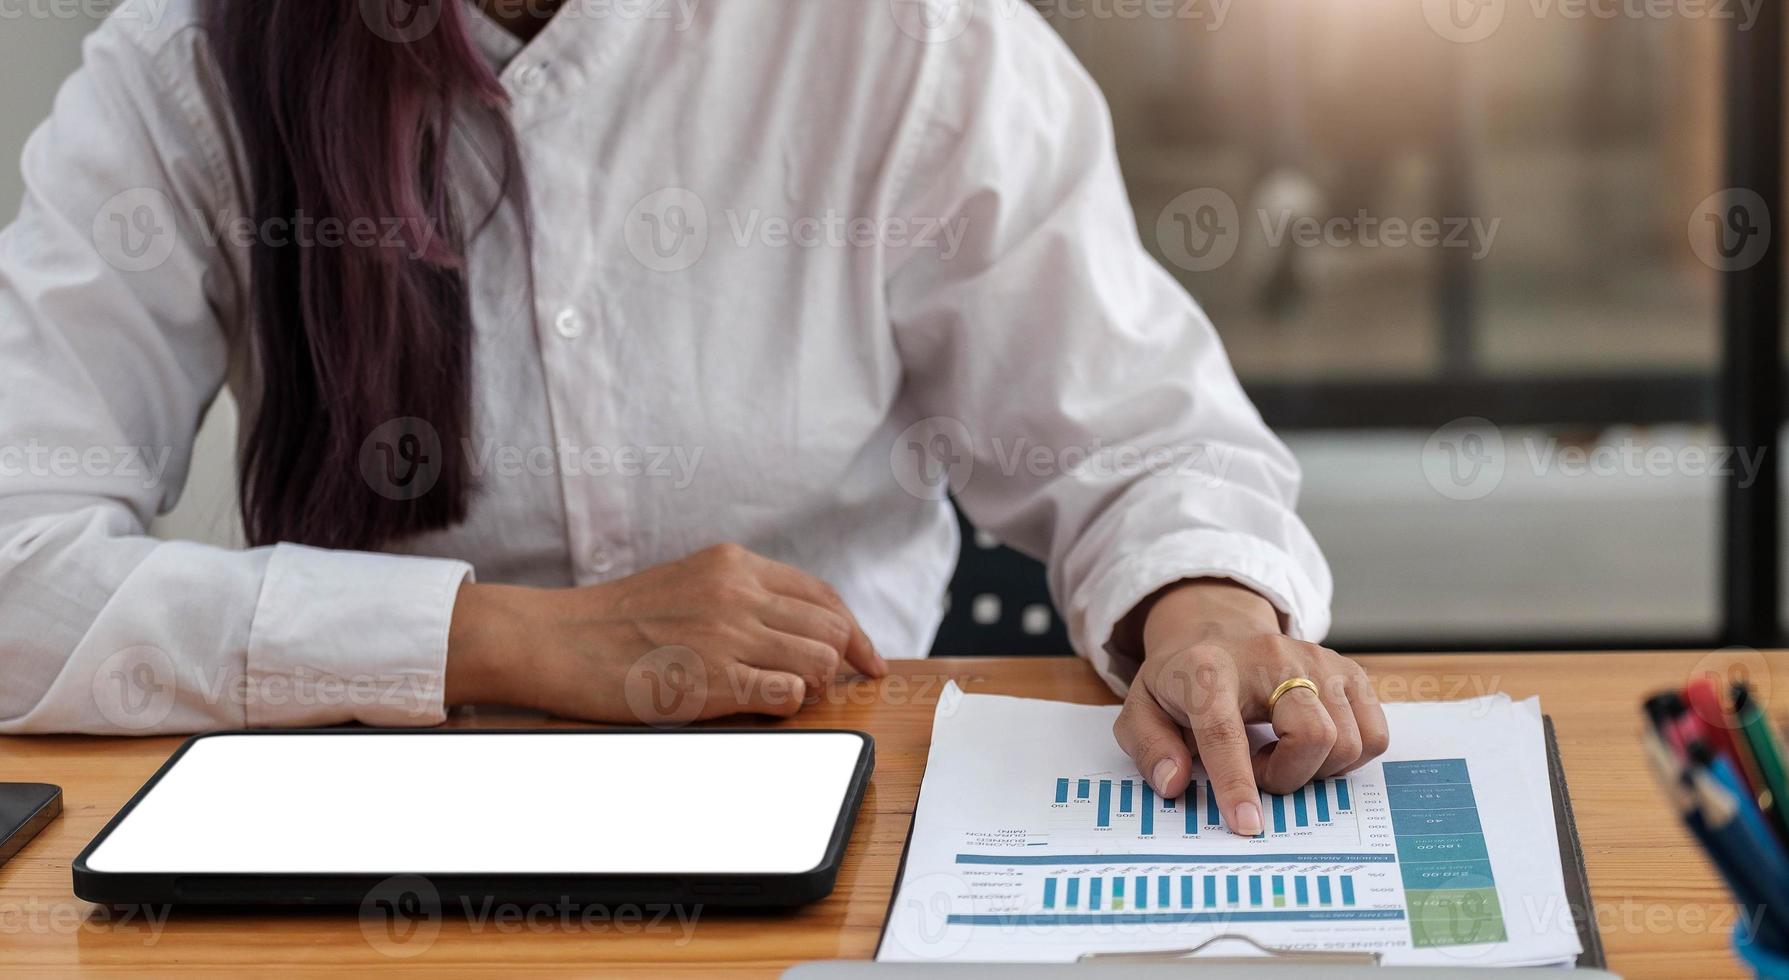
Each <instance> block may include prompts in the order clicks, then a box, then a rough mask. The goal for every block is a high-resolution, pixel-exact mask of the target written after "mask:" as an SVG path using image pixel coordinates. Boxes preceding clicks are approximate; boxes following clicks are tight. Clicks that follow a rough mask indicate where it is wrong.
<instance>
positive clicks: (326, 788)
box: [74, 729, 874, 907]
mask: <svg viewBox="0 0 1789 980" xmlns="http://www.w3.org/2000/svg"><path fill="white" fill-rule="evenodd" d="M873 765H874V742H873V741H872V740H871V739H870V737H869V736H868V735H865V734H863V733H861V732H846V731H764V730H754V731H721V730H691V731H679V732H664V731H633V730H604V731H540V730H530V731H452V730H450V731H429V732H414V731H375V730H359V729H356V730H312V731H268V732H231V733H219V734H211V735H200V736H196V737H194V738H191V739H188V740H187V741H186V742H185V743H184V744H183V745H182V746H181V747H180V748H179V750H178V751H176V752H175V753H174V756H173V757H172V758H170V759H169V760H168V761H167V763H166V764H164V765H163V766H162V767H161V769H160V770H159V771H158V772H157V773H156V774H155V775H154V777H152V778H151V779H150V780H149V782H148V783H147V784H146V785H145V786H144V787H143V788H142V789H141V790H139V791H138V792H137V794H136V796H135V797H133V798H132V799H131V801H130V802H129V803H127V804H126V805H125V807H124V809H123V810H122V811H121V812H120V813H119V814H118V815H117V816H116V817H114V818H113V819H112V821H111V822H110V823H108V824H107V825H106V826H105V828H104V829H103V830H101V831H100V833H99V836H97V837H95V838H94V839H93V841H92V843H90V844H88V845H87V848H86V850H84V851H82V852H81V854H80V856H79V857H77V858H76V859H75V862H74V890H75V894H76V895H78V896H80V897H81V898H83V899H86V900H88V901H93V902H102V903H110V904H136V903H158V904H160V903H168V904H229V905H244V904H247V905H354V904H361V903H364V902H366V901H367V900H368V899H369V897H370V896H376V895H377V893H378V891H379V889H382V888H391V887H394V885H393V882H394V880H400V884H399V885H398V887H404V888H408V887H409V884H405V883H413V881H414V880H415V879H420V880H421V882H422V883H423V888H422V889H421V890H423V891H426V892H428V893H429V897H431V898H435V897H438V898H439V899H440V900H441V901H443V902H449V901H454V900H457V899H462V898H463V899H469V900H472V901H476V902H486V901H490V900H496V901H503V902H511V901H513V902H523V903H532V902H552V901H561V900H569V901H574V902H579V903H582V904H595V903H609V904H618V903H648V902H682V903H689V904H702V905H707V906H720V907H771V906H792V905H799V904H802V903H805V902H810V901H813V900H815V899H818V898H821V897H823V896H825V895H826V894H828V893H830V892H831V891H832V887H833V883H834V881H835V880H836V879H837V877H838V869H839V861H840V858H841V857H842V855H843V853H844V849H845V842H846V840H847V839H848V837H849V836H850V831H851V826H852V823H853V822H854V821H855V820H856V817H857V809H858V806H859V804H860V803H861V801H862V799H863V793H864V790H865V787H866V785H867V784H868V781H869V776H870V771H871V768H872V767H873ZM412 890H415V889H412Z"/></svg>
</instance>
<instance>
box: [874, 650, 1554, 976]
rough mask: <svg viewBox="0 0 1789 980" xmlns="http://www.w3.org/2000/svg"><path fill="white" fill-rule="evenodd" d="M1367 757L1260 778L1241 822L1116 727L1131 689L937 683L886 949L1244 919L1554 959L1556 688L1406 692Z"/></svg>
mask: <svg viewBox="0 0 1789 980" xmlns="http://www.w3.org/2000/svg"><path fill="white" fill-rule="evenodd" d="M1385 711H1386V716H1387V718H1388V719H1389V721H1390V724H1391V731H1392V745H1391V749H1390V751H1388V752H1387V753H1386V754H1385V755H1384V756H1383V757H1382V758H1380V759H1377V760H1375V761H1374V762H1372V763H1371V764H1369V765H1367V766H1364V767H1362V768H1361V769H1359V770H1357V771H1355V772H1352V773H1348V774H1346V775H1344V776H1338V777H1335V778H1330V779H1322V780H1318V781H1317V782H1314V783H1312V784H1310V785H1308V786H1305V787H1304V788H1302V789H1300V790H1299V791H1298V792H1296V793H1291V794H1287V795H1284V796H1275V795H1270V794H1263V795H1262V813H1263V814H1265V816H1266V820H1265V823H1266V830H1265V832H1264V833H1262V834H1261V835H1260V836H1257V837H1252V838H1243V837H1237V836H1235V835H1233V834H1231V833H1230V832H1229V831H1228V830H1227V829H1226V828H1225V827H1224V826H1223V821H1222V818H1221V817H1220V815H1219V814H1218V812H1217V807H1216V806H1215V803H1216V800H1215V797H1214V796H1213V795H1212V793H1211V789H1210V784H1209V782H1208V781H1207V779H1206V777H1205V773H1204V772H1203V771H1202V770H1200V771H1198V772H1197V773H1196V774H1195V778H1194V780H1193V783H1192V786H1191V787H1190V788H1189V790H1188V791H1187V792H1186V793H1185V794H1184V795H1183V796H1181V797H1180V798H1179V799H1174V800H1166V799H1161V798H1159V797H1158V796H1156V795H1155V793H1154V792H1152V791H1151V789H1150V788H1149V785H1148V784H1147V783H1146V782H1144V781H1143V779H1142V777H1140V776H1139V775H1138V774H1137V771H1136V766H1135V765H1134V764H1133V763H1132V762H1131V760H1130V759H1129V758H1127V757H1126V756H1125V754H1124V753H1123V752H1122V751H1121V750H1120V749H1119V748H1118V746H1117V745H1116V744H1115V743H1114V742H1113V739H1112V722H1113V720H1114V718H1116V716H1117V714H1118V708H1117V707H1090V706H1084V705H1072V704H1061V703H1056V702H1050V701H1034V700H1028V699H1023V698H1008V697H993V696H988V695H975V694H964V693H963V692H962V691H961V690H959V689H957V688H956V687H955V686H954V685H952V686H951V687H949V688H948V689H947V690H946V691H945V695H944V697H943V698H942V699H941V701H940V702H939V706H938V712H937V717H936V718H935V719H934V721H933V726H932V750H931V758H930V761H929V762H928V764H927V768H926V775H925V780H924V783H923V785H922V788H921V791H920V799H919V811H918V813H917V815H916V816H915V818H914V825H913V835H912V840H911V841H910V843H909V845H908V854H907V859H906V865H905V870H904V873H903V875H902V879H901V883H900V892H899V894H898V895H897V896H896V900H895V903H894V907H893V910H892V914H891V918H890V920H889V925H888V930H887V933H886V935H885V936H884V938H883V942H882V947H881V949H880V950H879V952H878V954H877V956H878V959H882V960H902V961H914V960H952V961H969V962H1007V961H1031V962H1049V961H1070V960H1074V959H1076V958H1077V957H1078V956H1080V955H1081V954H1083V953H1114V952H1139V951H1162V950H1177V949H1187V948H1191V947H1193V946H1197V945H1198V944H1200V943H1201V942H1203V941H1205V940H1207V939H1210V938H1212V937H1214V936H1218V935H1223V934H1232V935H1234V934H1242V935H1245V936H1248V937H1249V938H1251V939H1254V940H1256V941H1257V942H1259V943H1261V944H1263V945H1265V946H1269V947H1274V948H1280V949H1300V950H1329V951H1373V952H1378V953H1381V954H1383V956H1384V961H1385V962H1386V963H1406V964H1458V965H1469V964H1477V965H1486V966H1490V965H1504V966H1515V965H1547V964H1561V963H1568V962H1571V961H1573V960H1574V959H1575V958H1576V957H1577V955H1578V953H1579V952H1580V947H1579V943H1578V935H1577V931H1576V928H1575V926H1574V922H1573V916H1572V909H1571V907H1570V905H1569V904H1568V901H1567V898H1566V893H1565V883H1564V878H1563V875H1562V872H1561V869H1560V863H1559V850H1558V843H1557V841H1558V838H1557V836H1556V831H1555V824H1554V819H1553V803H1552V797H1551V794H1550V792H1549V785H1550V784H1549V781H1548V778H1547V762H1546V745H1545V736H1544V735H1543V733H1542V726H1541V710H1540V703H1539V702H1538V701H1537V700H1535V699H1529V700H1527V701H1520V702H1516V701H1511V700H1510V699H1509V698H1507V697H1503V696H1498V697H1488V698H1478V699H1475V700H1471V701H1459V702H1451V703H1443V704H1390V705H1387V706H1386V708H1385Z"/></svg>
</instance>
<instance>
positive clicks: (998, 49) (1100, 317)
mask: <svg viewBox="0 0 1789 980" xmlns="http://www.w3.org/2000/svg"><path fill="white" fill-rule="evenodd" d="M982 6H983V5H977V10H976V12H975V15H974V16H973V18H972V19H970V20H969V22H968V23H967V24H966V25H964V27H963V29H962V31H961V32H960V33H958V34H955V35H954V36H951V37H949V38H945V39H938V40H935V43H933V44H932V45H931V47H932V49H933V50H932V51H931V52H930V53H929V54H928V55H927V57H926V61H927V65H926V67H925V68H924V69H923V72H924V74H925V78H924V80H923V81H922V82H921V83H920V86H919V93H920V95H919V99H918V101H919V102H920V103H921V104H922V105H926V106H927V107H926V108H925V109H923V110H922V112H923V115H921V116H919V117H917V118H916V121H914V122H913V123H910V125H909V129H910V135H909V136H908V137H907V144H908V146H909V147H910V149H909V152H908V153H907V154H906V157H905V159H904V161H903V162H902V164H901V165H900V171H899V172H898V173H897V174H896V178H895V186H896V187H897V188H898V191H897V193H896V197H897V200H896V201H895V205H894V206H895V208H896V209H897V210H898V213H899V214H901V215H904V216H909V217H911V218H913V219H915V220H920V221H931V220H936V221H941V222H942V228H943V232H941V233H940V235H938V236H936V239H937V241H934V242H931V243H921V244H917V245H916V246H915V247H909V248H906V249H904V250H902V251H901V252H899V253H896V254H893V255H892V256H891V258H890V273H889V304H890V318H891V320H892V322H893V324H894V329H895V331H896V336H897V344H898V345H899V346H900V349H901V352H902V361H903V364H904V366H905V368H906V371H907V379H908V380H907V389H906V394H905V396H904V397H905V398H906V399H907V404H906V405H905V406H904V410H905V412H906V413H907V414H908V415H910V416H911V417H913V418H915V419H917V420H918V421H916V422H915V424H914V427H913V428H910V429H909V430H908V434H907V436H906V438H912V439H914V440H916V441H915V445H916V446H917V447H919V448H920V449H923V450H924V452H926V453H927V454H930V455H931V456H932V458H934V459H936V460H938V461H939V464H940V465H949V467H950V472H949V476H950V485H951V487H952V489H953V490H954V492H955V493H956V496H957V499H958V501H959V502H960V503H961V504H962V506H963V508H964V510H965V511H966V512H967V513H968V515H969V517H970V518H971V520H973V521H974V522H975V523H976V524H977V525H978V526H979V527H982V528H984V529H987V530H988V531H990V532H991V533H993V534H995V535H997V536H998V537H1000V538H1001V539H1002V540H1003V541H1005V542H1006V543H1008V544H1010V545H1012V546H1013V547H1015V548H1018V549H1019V550H1021V551H1024V552H1027V553H1029V554H1031V555H1033V556H1036V557H1040V558H1044V559H1045V560H1047V562H1048V564H1049V572H1050V588H1051V592H1052V595H1053V597H1054V599H1055V601H1056V604H1057V606H1058V608H1059V609H1061V610H1062V611H1063V614H1064V617H1065V619H1066V622H1067V626H1068V631H1069V635H1070V637H1071V639H1072V641H1073V643H1074V646H1075V649H1076V651H1077V652H1078V653H1079V654H1081V655H1082V656H1084V657H1086V658H1088V659H1089V660H1090V661H1091V662H1092V663H1093V665H1094V666H1095V667H1096V668H1097V669H1098V670H1099V672H1100V674H1101V676H1102V677H1104V678H1105V679H1106V681H1107V682H1108V683H1109V684H1110V685H1111V686H1112V687H1113V688H1114V689H1115V690H1118V691H1120V692H1122V691H1123V690H1124V689H1125V688H1126V687H1127V686H1128V684H1129V681H1130V679H1131V677H1132V676H1134V674H1135V671H1136V667H1137V665H1136V663H1135V662H1134V661H1133V660H1132V659H1131V657H1130V656H1129V655H1128V654H1127V653H1126V652H1124V651H1119V650H1117V649H1115V648H1114V646H1113V644H1112V637H1113V628H1114V626H1115V625H1116V624H1117V622H1118V621H1119V620H1120V619H1122V618H1123V617H1124V616H1125V615H1126V614H1127V613H1128V612H1129V611H1130V610H1131V609H1133V608H1135V607H1136V605H1137V604H1138V603H1139V602H1140V601H1141V600H1143V599H1144V598H1146V597H1148V596H1149V595H1150V594H1151V593H1153V592H1155V591H1157V590H1158V589H1160V588H1161V587H1163V586H1165V585H1169V584H1172V583H1173V582H1176V581H1178V580H1181V579H1185V578H1194V577H1216V578H1225V579H1230V580H1234V581H1236V582H1238V583H1241V584H1243V585H1246V586H1248V587H1250V588H1252V589H1254V590H1255V591H1257V592H1259V593H1260V594H1262V595H1263V596H1265V597H1266V598H1267V599H1269V600H1270V601H1272V602H1273V604H1274V605H1275V606H1277V607H1278V608H1279V610H1280V611H1281V613H1282V614H1283V616H1284V618H1285V620H1286V622H1287V623H1288V629H1289V631H1290V632H1291V633H1292V634H1294V635H1296V636H1298V637H1300V638H1303V639H1308V640H1317V639H1320V638H1321V637H1322V636H1323V635H1324V633H1325V632H1326V631H1327V630H1328V627H1329V602H1330V595H1331V588H1332V586H1331V579H1330V574H1329V569H1328V565H1327V563H1326V562H1325V560H1324V558H1323V555H1322V553H1321V551H1320V550H1319V548H1318V546H1317V543H1316V541H1315V540H1314V539H1313V538H1312V536H1311V534H1310V532H1309V531H1308V530H1307V529H1306V527H1305V525H1304V524H1303V523H1302V522H1301V521H1300V519H1299V518H1298V516H1297V514H1296V513H1295V506H1296V501H1297V492H1298V483H1299V470H1298V466H1297V463H1296V462H1295V460H1294V459H1293V458H1292V456H1291V454H1290V452H1289V451H1288V450H1287V449H1286V447H1285V445H1284V444H1283V443H1281V442H1280V441H1279V440H1278V439H1277V438H1275V436H1274V435H1273V434H1272V433H1271V432H1270V431H1269V430H1268V429H1267V427H1266V426H1265V425H1264V424H1263V422H1262V420H1261V418H1260V416H1259V414H1258V413H1257V412H1256V411H1255V409H1254V407H1253V406H1252V405H1251V404H1250V402H1249V400H1248V398H1247V396H1246V395H1244V393H1243V391H1242V388H1241V386H1240V384H1239V383H1238V382H1237V379H1236V376H1235V374H1234V372H1233V371H1232V369H1231V367H1230V365H1229V362H1228V360H1227V358H1226V356H1225V354H1224V350H1223V347H1222V345H1221V343H1220V342H1219V340H1218V337H1217V334H1216V332H1215V331H1214V330H1213V329H1212V325H1211V323H1210V321H1209V320H1207V319H1206V317H1205V315H1204V313H1203V312H1202V311H1201V310H1200V309H1199V307H1198V305H1197V304H1196V303H1195V302H1194V301H1193V300H1192V298H1191V297H1190V296H1188V295H1187V293H1186V292H1185V290H1183V289H1182V288H1181V287H1180V285H1179V284H1178V283H1177V282H1175V280H1174V279H1173V278H1172V277H1170V276H1169V275H1168V274H1167V273H1166V272H1165V271H1164V270H1163V269H1162V268H1161V267H1160V265H1158V264H1157V263H1156V262H1155V261H1154V259H1153V258H1151V257H1150V256H1149V254H1148V253H1147V252H1146V251H1145V250H1144V248H1143V245H1142V243H1141V241H1140V239H1139V237H1138V234H1137V230H1136V223H1135V219H1134V217H1133V215H1132V212H1131V208H1130V205H1129V202H1128V200H1127V198H1126V194H1125V190H1124V186H1123V181H1122V178H1121V176H1120V173H1119V168H1118V163H1117V159H1116V154H1115V151H1114V144H1113V134H1112V126H1111V121H1110V117H1109V114H1108V112H1107V109H1106V105H1105V102H1104V99H1103V98H1102V96H1101V95H1100V93H1099V91H1098V89H1097V87H1096V86H1095V85H1094V83H1093V81H1092V80H1091V79H1090V78H1089V77H1088V76H1087V75H1086V73H1085V72H1084V71H1083V70H1082V68H1081V67H1080V65H1079V64H1078V63H1077V62H1076V61H1075V59H1074V57H1073V55H1072V54H1070V52H1069V51H1068V50H1067V48H1066V47H1065V46H1064V45H1063V44H1062V43H1061V41H1060V40H1059V39H1058V38H1057V36H1056V35H1055V33H1054V32H1053V31H1051V30H1050V28H1049V26H1048V25H1047V24H1045V23H1044V22H1043V20H1042V19H1041V18H1040V17H1038V16H1037V15H1036V14H1035V12H1034V11H1032V10H1031V9H1030V8H1029V7H1028V6H1026V5H1024V4H1013V5H1008V6H1006V7H1001V6H1000V5H989V6H995V7H1000V9H998V10H988V11H984V10H981V9H980V8H981V7H982ZM953 237H954V239H955V243H954V244H952V240H953ZM940 242H942V243H944V244H942V245H940V244H939V243H940ZM943 453H950V454H953V455H950V456H944V455H942V454H943Z"/></svg>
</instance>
